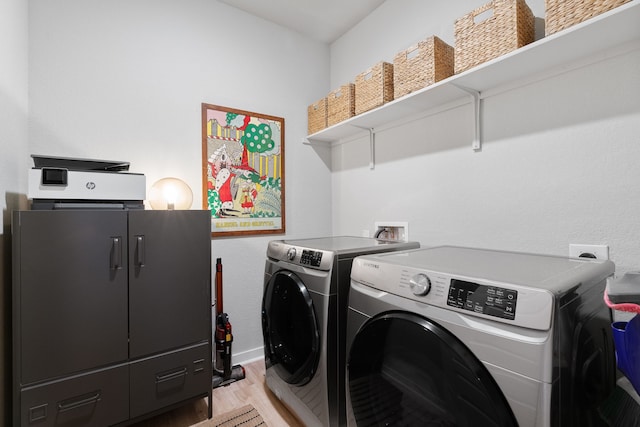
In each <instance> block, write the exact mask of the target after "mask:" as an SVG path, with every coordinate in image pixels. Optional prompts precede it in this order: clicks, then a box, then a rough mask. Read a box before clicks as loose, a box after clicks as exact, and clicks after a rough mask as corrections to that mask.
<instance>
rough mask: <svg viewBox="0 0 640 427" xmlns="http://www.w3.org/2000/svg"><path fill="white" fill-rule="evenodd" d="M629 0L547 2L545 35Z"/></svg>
mask: <svg viewBox="0 0 640 427" xmlns="http://www.w3.org/2000/svg"><path fill="white" fill-rule="evenodd" d="M627 2H629V0H545V27H544V32H545V35H547V36H549V35H551V34H554V33H557V32H558V31H560V30H564V29H565V28H568V27H570V26H572V25H575V24H579V23H580V22H582V21H586V20H587V19H589V18H593V17H594V16H596V15H600V14H601V13H604V12H606V11H608V10H611V9H614V8H616V7H618V6H620V5H622V4H624V3H627Z"/></svg>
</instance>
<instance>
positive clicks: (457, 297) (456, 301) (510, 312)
mask: <svg viewBox="0 0 640 427" xmlns="http://www.w3.org/2000/svg"><path fill="white" fill-rule="evenodd" d="M517 301H518V291H516V290H511V289H506V288H501V287H498V286H487V285H481V284H478V283H474V282H468V281H466V280H459V279H451V282H450V285H449V295H448V297H447V305H448V306H451V307H456V308H461V309H464V310H469V311H473V312H474V313H481V314H486V315H489V316H495V317H500V318H503V319H509V320H513V319H515V317H516V303H517Z"/></svg>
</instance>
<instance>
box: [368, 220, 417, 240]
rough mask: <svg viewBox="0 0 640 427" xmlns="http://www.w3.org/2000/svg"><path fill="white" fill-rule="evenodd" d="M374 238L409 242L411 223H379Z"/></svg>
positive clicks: (376, 225) (376, 224)
mask: <svg viewBox="0 0 640 427" xmlns="http://www.w3.org/2000/svg"><path fill="white" fill-rule="evenodd" d="M375 230H376V231H375V233H374V234H373V235H374V237H379V238H381V239H386V240H398V241H402V242H408V241H409V223H408V222H399V221H379V222H376V223H375Z"/></svg>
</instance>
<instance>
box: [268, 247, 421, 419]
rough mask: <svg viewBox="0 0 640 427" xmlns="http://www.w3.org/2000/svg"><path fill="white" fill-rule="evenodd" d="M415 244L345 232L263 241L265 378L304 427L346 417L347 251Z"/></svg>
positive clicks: (355, 252)
mask: <svg viewBox="0 0 640 427" xmlns="http://www.w3.org/2000/svg"><path fill="white" fill-rule="evenodd" d="M419 246H420V245H419V244H418V243H416V242H396V241H385V240H381V239H372V238H363V237H348V236H339V237H326V238H318V239H304V240H275V241H272V242H270V243H269V246H268V249H267V261H266V265H265V280H264V295H263V301H262V330H263V337H264V352H265V364H266V382H267V385H268V387H269V388H270V389H271V390H272V391H273V392H274V393H275V395H276V396H277V397H278V398H279V399H280V400H281V401H282V402H283V403H284V404H285V405H286V406H288V407H289V409H291V411H292V412H293V413H295V414H296V416H297V417H298V418H299V419H300V420H301V421H303V422H304V423H305V424H306V425H307V426H309V427H310V426H339V425H345V424H346V416H345V405H346V401H345V396H344V366H345V337H346V316H347V297H348V293H349V280H350V274H351V264H352V261H353V259H354V257H356V256H358V255H362V254H373V253H380V252H389V251H399V250H403V249H411V248H418V247H419Z"/></svg>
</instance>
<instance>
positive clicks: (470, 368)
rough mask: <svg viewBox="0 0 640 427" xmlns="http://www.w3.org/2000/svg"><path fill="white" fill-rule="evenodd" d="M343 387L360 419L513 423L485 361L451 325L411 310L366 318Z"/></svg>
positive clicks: (388, 422)
mask: <svg viewBox="0 0 640 427" xmlns="http://www.w3.org/2000/svg"><path fill="white" fill-rule="evenodd" d="M347 369H348V386H347V389H348V393H349V397H350V400H351V410H352V411H353V416H354V417H355V420H356V421H357V424H358V426H360V425H367V426H378V425H380V426H383V425H407V426H413V425H416V426H417V425H437V426H516V425H517V423H516V421H515V418H514V416H513V412H512V411H511V408H510V407H509V405H508V403H507V402H506V399H505V398H504V395H503V394H502V392H501V391H500V389H499V388H498V385H497V384H496V383H495V381H494V380H493V378H492V377H491V375H490V374H489V372H488V371H487V369H486V368H485V367H484V366H483V365H482V363H481V362H480V361H479V360H478V359H477V358H476V357H475V356H474V355H473V354H472V353H471V351H470V350H469V349H468V348H467V347H466V346H464V345H463V344H462V343H461V342H460V340H458V339H457V338H456V337H455V336H453V335H452V334H451V333H449V332H448V331H446V330H445V329H443V328H442V327H440V326H438V325H436V324H435V323H433V322H430V321H429V320H427V319H425V318H423V317H420V316H418V315H414V314H410V313H390V314H383V315H380V316H377V317H374V318H373V319H371V320H370V321H368V322H367V323H366V324H365V325H364V326H363V327H362V329H361V330H360V331H359V332H358V333H357V335H356V336H355V338H354V341H353V345H352V347H351V351H350V353H349V360H348V367H347Z"/></svg>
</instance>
